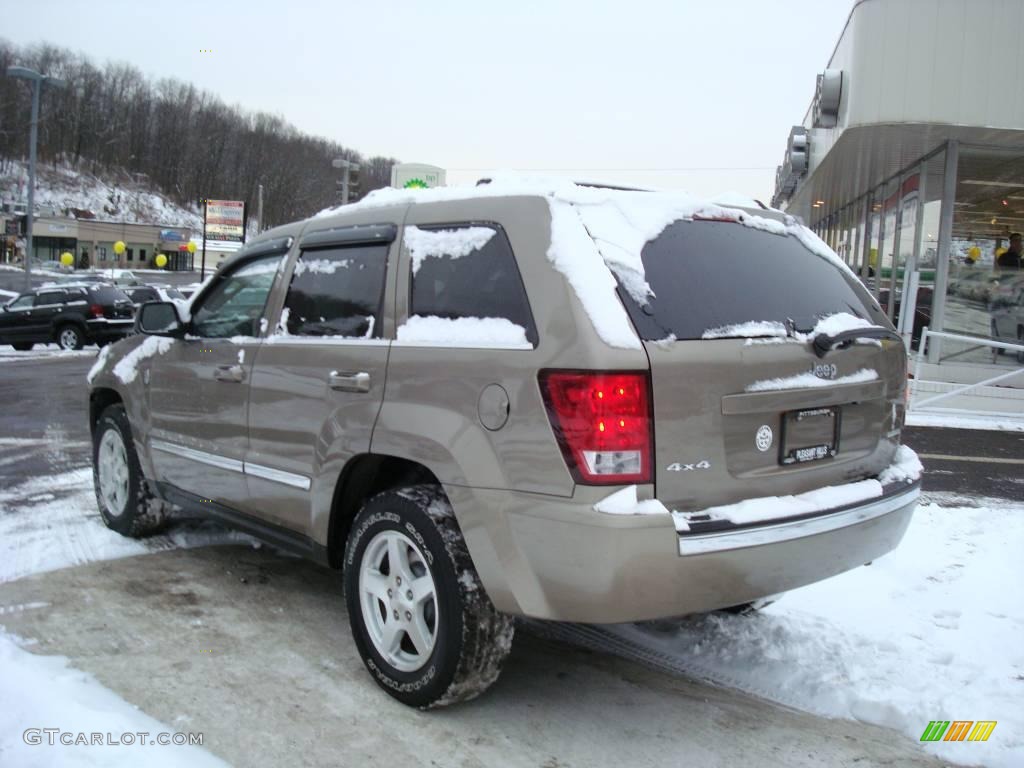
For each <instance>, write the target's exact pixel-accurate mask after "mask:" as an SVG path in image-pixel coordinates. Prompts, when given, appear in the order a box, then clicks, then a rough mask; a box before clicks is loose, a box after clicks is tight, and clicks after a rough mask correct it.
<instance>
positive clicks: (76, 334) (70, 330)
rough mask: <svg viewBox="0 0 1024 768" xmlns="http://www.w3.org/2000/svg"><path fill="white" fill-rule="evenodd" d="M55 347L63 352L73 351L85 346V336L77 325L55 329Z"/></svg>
mask: <svg viewBox="0 0 1024 768" xmlns="http://www.w3.org/2000/svg"><path fill="white" fill-rule="evenodd" d="M56 337H57V345H58V346H59V347H60V348H61V349H64V350H68V351H74V350H78V349H81V348H82V347H84V346H85V334H84V333H82V329H81V328H79V327H78V326H77V325H61V326H58V327H57V333H56Z"/></svg>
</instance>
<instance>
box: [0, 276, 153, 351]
mask: <svg viewBox="0 0 1024 768" xmlns="http://www.w3.org/2000/svg"><path fill="white" fill-rule="evenodd" d="M134 324H135V307H134V306H133V304H132V300H131V299H129V298H128V297H127V296H126V295H125V294H124V292H123V291H121V290H120V289H119V288H116V287H114V286H112V285H105V284H103V283H89V284H64V285H59V286H53V285H51V286H46V287H45V288H36V289H35V290H33V291H30V292H29V293H23V294H22V295H21V296H18V297H17V298H16V299H12V300H11V301H9V302H8V303H7V304H5V305H4V307H3V311H0V344H10V345H11V346H13V347H14V348H15V349H17V350H20V351H26V350H29V349H32V345H34V344H46V343H49V342H54V341H55V342H57V344H59V345H60V347H61V349H81V348H82V346H83V345H85V344H89V343H95V344H98V345H99V346H103V345H105V344H109V343H110V342H112V341H117V340H118V339H122V338H124V337H125V336H127V335H128V334H129V333H131V332H132V328H133V326H134Z"/></svg>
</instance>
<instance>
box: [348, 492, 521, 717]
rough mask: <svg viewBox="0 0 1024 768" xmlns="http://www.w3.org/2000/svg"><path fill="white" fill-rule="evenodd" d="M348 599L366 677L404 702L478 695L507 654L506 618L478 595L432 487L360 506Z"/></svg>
mask: <svg viewBox="0 0 1024 768" xmlns="http://www.w3.org/2000/svg"><path fill="white" fill-rule="evenodd" d="M345 602H346V605H347V607H348V616H349V623H350V625H351V628H352V636H353V638H354V639H355V642H356V647H357V648H358V650H359V654H360V656H362V658H363V662H364V663H365V664H366V667H367V669H369V670H370V674H372V675H373V678H374V680H376V681H377V684H378V685H380V686H381V687H382V688H383V689H384V690H385V691H387V692H388V693H389V694H391V695H392V696H393V697H395V698H396V699H398V700H399V701H401V702H402V703H404V704H408V705H410V706H414V707H421V708H424V709H426V708H428V707H435V706H444V705H447V704H453V703H455V702H459V701H466V700H468V699H472V698H474V697H476V696H478V695H480V694H481V693H483V692H484V691H485V690H487V688H489V687H490V686H491V685H492V684H493V683H494V681H495V680H497V679H498V675H499V673H500V672H501V665H502V663H503V662H504V660H505V658H506V657H507V656H508V653H509V651H510V650H511V648H512V635H513V632H514V628H513V623H512V620H511V618H509V617H508V616H504V615H503V614H500V613H498V611H497V610H496V609H495V607H494V605H493V603H491V600H490V598H489V597H488V596H487V593H486V592H485V591H484V588H483V585H482V584H481V583H480V578H479V576H478V575H477V572H476V569H475V568H474V567H473V562H472V560H471V558H470V556H469V551H468V549H467V548H466V543H465V541H464V540H463V538H462V532H461V531H460V530H459V526H458V523H457V522H456V520H455V515H454V513H453V512H452V508H451V505H450V504H449V503H448V500H447V498H446V497H445V495H444V492H443V491H442V490H441V489H440V488H438V487H436V486H427V485H419V486H413V487H410V488H402V489H398V490H393V491H385V492H384V493H381V494H378V495H377V496H374V497H373V498H372V499H370V501H368V502H367V503H366V505H365V506H364V507H363V509H362V510H361V511H360V512H359V514H358V515H357V516H356V519H355V521H354V522H353V524H352V533H351V535H350V536H349V539H348V542H347V544H346V547H345Z"/></svg>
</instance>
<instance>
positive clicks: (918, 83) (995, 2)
mask: <svg viewBox="0 0 1024 768" xmlns="http://www.w3.org/2000/svg"><path fill="white" fill-rule="evenodd" d="M1022 39H1024V0H861V2H859V3H858V4H857V5H856V6H855V7H854V9H853V10H852V12H851V14H850V18H849V21H848V23H847V25H846V28H845V29H844V31H843V33H842V36H841V37H840V39H839V42H838V44H837V45H836V49H835V52H834V54H833V56H832V58H831V60H830V62H829V69H840V70H842V71H843V95H842V101H841V103H840V110H839V121H838V125H837V127H836V128H832V129H814V130H813V131H812V132H811V159H810V160H811V162H810V166H811V168H812V169H813V168H814V167H816V165H817V164H818V162H820V160H821V158H822V157H824V155H825V154H826V153H827V152H828V150H829V149H830V148H831V147H832V145H833V144H834V143H835V141H837V140H838V138H839V136H840V135H841V134H842V132H843V130H844V129H845V128H847V127H855V126H863V125H877V124H899V123H932V124H936V123H937V124H948V125H964V126H985V127H991V128H1011V129H1019V128H1020V126H1022V125H1024V43H1022ZM804 125H805V127H807V128H808V129H809V130H810V129H811V123H810V110H808V115H807V117H806V118H805V122H804Z"/></svg>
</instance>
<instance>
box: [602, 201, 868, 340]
mask: <svg viewBox="0 0 1024 768" xmlns="http://www.w3.org/2000/svg"><path fill="white" fill-rule="evenodd" d="M641 258H642V260H643V265H644V274H645V277H646V280H647V283H648V285H650V287H651V290H652V291H653V292H654V296H648V297H647V303H646V304H644V305H641V304H640V303H639V302H637V301H636V300H634V299H633V298H632V297H631V296H630V295H629V294H628V293H627V292H626V291H625V290H624V289H620V290H619V294H620V296H621V297H622V300H623V302H624V303H625V306H626V309H627V311H628V312H629V315H630V317H631V318H632V320H633V323H634V325H635V326H636V328H637V331H638V332H639V333H640V336H641V337H642V338H643V339H645V340H650V341H655V340H659V339H665V338H669V337H671V336H675V338H677V339H700V338H702V337H703V336H704V334H705V333H706V332H708V331H712V330H716V329H722V328H727V327H729V326H733V325H739V324H742V323H748V322H761V321H767V322H776V323H782V324H783V325H786V326H787V327H795V328H796V330H799V331H810V330H811V329H812V328H813V327H814V325H815V323H816V322H817V320H818V319H819V318H821V317H824V316H826V315H832V314H836V313H839V312H848V313H850V314H853V315H856V316H858V317H863V318H865V319H869V318H871V317H872V312H871V310H870V308H869V307H868V306H867V305H865V303H864V301H863V300H862V299H861V297H860V296H859V295H858V293H857V292H856V291H855V290H854V288H853V286H852V285H851V284H850V283H849V282H847V280H846V278H845V277H844V276H843V274H842V272H840V270H839V269H838V268H837V267H836V266H835V265H834V264H832V263H830V262H829V261H827V260H826V259H824V258H822V257H821V256H818V255H816V254H814V253H812V252H811V251H809V250H808V249H807V248H806V247H805V246H804V245H803V244H801V243H800V241H799V240H797V239H796V238H795V237H792V236H788V235H774V234H770V233H767V232H763V231H761V230H757V229H753V228H751V227H747V226H743V225H741V224H735V223H732V222H724V221H677V222H675V223H674V224H671V225H669V226H668V227H667V228H666V229H665V230H664V231H663V232H662V233H661V235H659V236H658V237H657V238H655V239H654V240H652V241H651V242H649V243H647V245H646V246H645V247H644V250H643V252H642V254H641Z"/></svg>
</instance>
